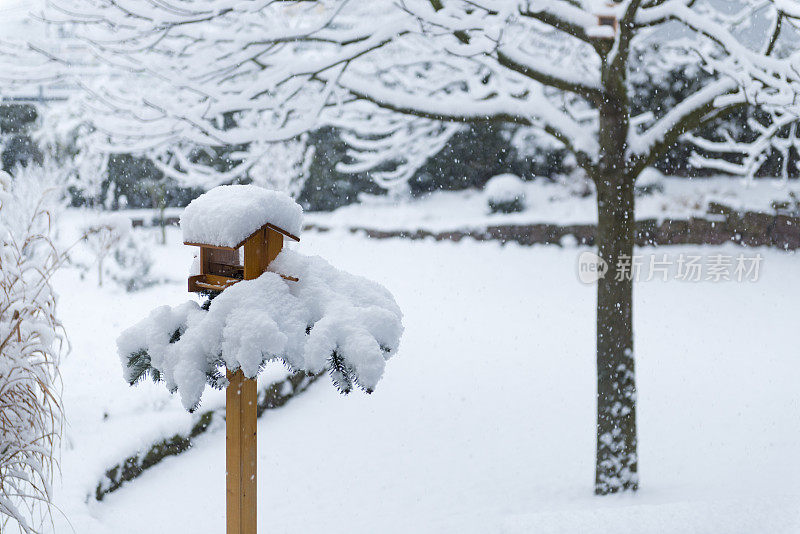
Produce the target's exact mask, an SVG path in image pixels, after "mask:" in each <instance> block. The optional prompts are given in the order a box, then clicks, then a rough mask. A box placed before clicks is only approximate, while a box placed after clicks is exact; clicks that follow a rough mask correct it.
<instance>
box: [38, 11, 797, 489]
mask: <svg viewBox="0 0 800 534" xmlns="http://www.w3.org/2000/svg"><path fill="white" fill-rule="evenodd" d="M55 3H56V6H57V7H56V9H55V10H53V11H52V13H51V18H57V17H62V18H64V19H66V20H70V21H76V20H78V21H80V22H81V23H83V24H84V26H83V27H82V29H81V30H80V31H81V32H82V35H83V37H84V38H85V39H86V40H87V42H88V43H89V44H90V46H91V47H92V50H93V51H94V52H95V53H96V54H97V56H98V57H100V58H102V59H104V60H105V61H106V62H107V63H108V64H111V65H115V66H117V67H119V68H120V71H124V72H132V73H136V74H138V75H141V76H142V78H141V80H140V81H138V82H136V83H127V82H126V83H116V84H107V85H106V86H105V87H103V88H102V89H96V90H95V94H96V96H97V99H96V102H97V104H96V106H97V110H98V111H102V112H103V113H105V116H106V121H105V126H107V127H108V129H109V131H111V130H114V131H115V135H116V136H117V137H118V138H120V139H128V140H129V141H130V142H131V143H134V142H137V141H136V140H139V142H141V140H143V139H147V140H148V142H149V143H151V144H153V143H156V142H162V141H163V142H169V143H172V144H175V143H178V142H190V143H196V144H201V145H222V146H225V145H236V146H239V145H243V144H248V145H249V146H250V147H251V148H252V150H254V151H255V152H253V153H249V154H245V155H243V157H242V162H243V163H242V164H243V165H248V164H249V163H248V162H251V161H254V160H256V159H257V158H259V157H260V154H259V153H258V151H259V150H260V148H259V147H261V146H265V145H264V143H268V142H270V141H278V140H285V139H291V138H295V137H296V136H298V135H300V134H302V133H303V132H306V131H308V130H310V129H312V128H315V127H318V126H320V125H330V126H335V127H339V128H342V129H343V130H344V131H346V132H348V141H349V143H350V145H351V146H352V148H353V151H352V156H353V160H352V162H351V163H350V164H348V165H347V168H348V169H349V170H353V171H360V170H364V169H372V168H377V167H378V166H379V165H384V164H385V163H386V162H391V163H393V164H394V166H393V167H391V168H389V169H387V168H384V167H381V168H380V169H378V170H379V172H377V171H376V172H374V173H373V175H374V176H375V177H376V179H377V180H379V181H380V182H381V184H383V185H391V184H392V183H397V182H403V181H405V180H406V179H407V178H408V177H409V176H410V174H411V173H412V172H413V170H414V169H416V168H417V167H418V166H419V165H420V164H421V163H422V162H424V161H425V160H426V159H427V158H428V157H429V156H430V155H431V154H434V153H436V152H438V151H439V150H440V149H441V147H442V146H443V144H444V143H445V142H446V140H447V139H448V138H449V136H451V135H452V134H453V133H454V132H455V131H457V129H458V128H459V127H460V126H461V125H463V124H465V123H486V122H490V123H502V122H507V123H511V124H514V125H517V126H523V127H527V128H530V130H531V132H533V133H534V134H535V135H538V136H540V137H547V138H550V139H552V140H554V141H555V142H557V143H559V144H561V145H562V146H563V147H565V149H566V150H568V151H569V152H571V153H572V154H573V156H574V158H575V161H576V163H577V165H579V166H580V168H582V169H583V172H584V173H585V174H586V175H588V176H589V177H590V178H591V179H592V180H593V182H594V184H595V187H596V193H597V204H598V211H599V221H598V222H599V224H598V232H597V246H598V248H599V254H600V256H601V258H602V259H603V260H604V261H606V262H607V263H608V264H609V266H610V267H611V271H612V272H613V270H614V268H615V267H616V266H617V265H618V264H619V263H620V262H621V261H623V259H624V258H625V257H626V256H631V255H632V254H633V243H634V183H635V181H636V178H637V177H638V176H639V174H640V173H641V172H642V171H643V170H644V169H646V168H648V167H649V166H651V165H652V164H653V163H654V162H655V161H656V160H657V159H658V158H659V157H660V156H662V155H663V154H664V153H665V152H666V151H667V150H668V149H669V148H670V147H671V146H673V145H674V144H675V143H676V142H677V141H678V140H679V139H682V138H683V139H689V140H691V141H692V142H693V143H694V144H695V145H696V146H697V148H698V151H697V154H696V156H695V157H694V164H695V165H697V166H702V167H705V168H709V169H715V170H717V171H722V172H726V173H732V174H739V175H744V176H752V175H754V174H755V173H756V172H757V171H758V169H759V167H760V166H761V164H762V163H763V161H764V159H763V158H764V154H765V153H766V152H768V151H770V150H773V149H775V150H790V149H791V147H792V146H794V134H795V129H794V126H793V124H794V123H795V121H796V118H797V111H798V104H797V96H798V93H800V75H799V74H798V72H799V71H798V69H797V67H798V63H799V62H800V55H798V42H799V40H798V33H797V29H796V25H797V24H798V22H799V21H800V4H798V3H797V2H795V1H792V0H738V1H730V2H727V1H723V0H619V1H615V2H610V3H606V2H605V1H602V0H375V1H371V2H357V1H354V0H319V1H314V2H311V1H302V0H297V1H288V0H287V1H273V0H254V1H250V2H240V1H238V0H216V1H211V0H161V1H159V2H134V1H120V0H113V1H112V0H70V1H68V2H67V1H63V2H62V1H60V0H55ZM634 58H645V59H647V61H646V62H645V63H644V64H642V63H641V62H634V61H632V60H633V59H634ZM633 65H636V68H637V69H639V71H640V72H642V71H643V72H645V73H647V72H663V71H670V70H674V69H679V68H680V67H681V66H686V65H693V66H696V67H697V68H699V69H700V70H702V71H703V72H704V73H705V74H704V76H703V77H702V79H700V80H699V81H698V84H697V87H695V88H694V89H693V90H692V91H691V92H690V93H689V94H687V95H685V97H684V98H683V101H682V102H680V103H679V104H677V105H675V106H672V107H670V108H669V109H648V110H638V112H637V113H636V114H634V113H633V112H632V109H634V108H633V107H632V104H631V94H632V83H631V75H632V72H631V71H632V69H633ZM748 106H757V107H758V110H759V113H758V114H757V115H754V118H753V120H752V124H751V126H752V131H753V132H755V133H756V135H750V136H741V135H739V136H737V132H725V131H722V132H719V133H715V134H710V135H708V136H706V137H703V136H702V135H699V134H698V132H704V131H707V130H705V129H704V127H705V126H707V125H709V124H712V123H713V122H714V121H717V120H719V119H721V118H724V117H725V116H726V115H728V114H731V113H734V112H736V111H737V110H742V109H743V108H746V107H748ZM178 164H179V165H180V162H178ZM632 293H633V281H632V280H631V279H630V278H629V277H625V276H623V277H616V276H606V277H605V278H603V279H601V280H600V281H599V283H598V302H597V370H598V395H597V399H598V400H597V402H598V406H597V462H596V483H595V491H596V492H597V493H598V494H606V493H611V492H616V491H620V490H629V489H631V490H632V489H636V488H637V486H638V480H639V479H638V474H637V462H638V456H637V448H636V446H637V434H636V383H635V379H634V376H635V375H634V347H633V324H632V304H633V299H632Z"/></svg>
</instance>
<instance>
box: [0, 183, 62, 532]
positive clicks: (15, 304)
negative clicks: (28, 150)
mask: <svg viewBox="0 0 800 534" xmlns="http://www.w3.org/2000/svg"><path fill="white" fill-rule="evenodd" d="M46 185H47V184H46V183H45V180H44V179H36V178H35V177H32V176H30V175H29V173H25V176H24V179H23V177H22V176H18V178H17V179H16V180H14V181H13V182H12V181H11V179H10V177H9V176H8V175H6V174H4V173H2V172H0V531H1V532H3V533H6V532H8V533H10V532H13V528H14V527H17V528H18V530H19V531H20V532H22V533H25V534H34V533H37V532H40V531H41V530H42V528H43V527H44V526H45V525H46V524H48V522H51V518H52V516H51V509H52V508H51V500H52V489H51V482H52V480H53V476H54V472H55V471H56V470H57V468H58V464H57V450H58V440H59V437H60V434H61V430H62V407H61V402H60V398H61V382H60V376H59V373H58V365H59V358H60V355H61V353H62V348H63V345H64V342H65V337H64V333H63V329H62V326H61V323H60V322H59V320H58V317H57V315H56V298H55V295H54V292H53V289H52V286H51V277H52V275H53V273H54V272H55V271H56V270H57V269H58V267H59V266H60V265H61V263H62V260H63V256H62V255H61V254H59V252H58V249H57V247H56V246H55V244H54V243H53V240H52V238H51V236H52V231H53V228H52V218H53V208H54V206H56V205H57V204H56V203H57V200H56V199H54V198H52V197H53V195H54V194H57V192H54V191H53V190H52V189H48V188H46V187H45V186H46ZM54 202H56V203H54Z"/></svg>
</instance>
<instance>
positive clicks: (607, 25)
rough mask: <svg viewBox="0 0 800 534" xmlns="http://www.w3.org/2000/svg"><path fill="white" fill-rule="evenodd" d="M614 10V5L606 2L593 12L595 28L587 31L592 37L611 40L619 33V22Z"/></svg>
mask: <svg viewBox="0 0 800 534" xmlns="http://www.w3.org/2000/svg"><path fill="white" fill-rule="evenodd" d="M614 8H615V6H614V4H613V3H611V2H608V3H606V4H605V6H603V7H602V8H600V9H598V10H597V11H596V12H595V16H596V17H597V26H596V27H595V28H593V29H591V30H590V31H589V33H590V35H591V36H592V37H595V38H598V39H612V40H613V39H614V38H615V36H616V35H617V32H619V20H618V19H617V15H616V11H615V10H614Z"/></svg>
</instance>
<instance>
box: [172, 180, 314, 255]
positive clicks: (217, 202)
mask: <svg viewBox="0 0 800 534" xmlns="http://www.w3.org/2000/svg"><path fill="white" fill-rule="evenodd" d="M264 226H268V227H270V228H271V229H272V230H275V231H276V232H280V233H281V234H283V235H285V236H286V237H289V238H290V239H294V240H295V241H299V240H300V238H299V237H298V236H299V235H300V231H301V230H302V227H303V208H301V207H300V205H299V204H297V202H295V201H294V200H292V198H291V197H289V196H288V195H286V194H285V193H281V192H279V191H272V190H270V189H264V188H263V187H258V186H255V185H221V186H219V187H215V188H214V189H212V190H210V191H208V192H207V193H204V194H202V195H200V196H199V197H197V198H196V199H194V200H193V201H192V202H190V203H189V205H188V206H186V209H185V210H184V211H183V214H182V215H181V230H182V231H183V241H184V243H186V244H191V245H210V246H215V247H225V248H238V247H240V246H242V244H243V243H244V241H245V240H246V239H247V238H248V237H250V236H251V235H253V233H254V232H256V231H258V230H259V229H261V228H263V227H264Z"/></svg>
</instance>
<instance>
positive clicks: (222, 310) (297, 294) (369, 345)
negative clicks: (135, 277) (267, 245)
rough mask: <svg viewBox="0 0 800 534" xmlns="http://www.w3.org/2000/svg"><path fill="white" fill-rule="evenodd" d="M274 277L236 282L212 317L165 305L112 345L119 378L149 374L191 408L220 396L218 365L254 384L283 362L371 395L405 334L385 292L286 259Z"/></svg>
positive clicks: (320, 266)
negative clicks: (208, 396)
mask: <svg viewBox="0 0 800 534" xmlns="http://www.w3.org/2000/svg"><path fill="white" fill-rule="evenodd" d="M270 268H271V269H274V270H275V271H276V272H280V273H287V274H291V275H293V276H297V277H299V278H300V281H299V282H290V281H286V280H284V279H283V278H281V277H280V276H279V275H278V274H276V272H266V273H264V274H263V275H261V276H260V277H259V278H257V279H255V280H245V281H241V282H239V283H237V284H235V285H233V286H231V287H229V288H228V289H226V290H225V291H223V292H222V293H220V294H219V296H217V297H216V298H215V299H213V300H212V301H211V303H210V306H209V307H208V310H204V309H203V308H201V307H200V306H199V305H198V304H197V303H196V302H194V301H190V302H186V303H184V304H181V305H179V306H175V307H171V306H161V307H159V308H156V309H155V310H153V311H152V312H151V313H150V315H149V316H148V317H147V318H145V319H144V320H143V321H141V322H139V323H138V324H136V325H134V326H132V327H130V328H128V329H127V330H125V331H124V332H123V333H122V334H121V335H120V337H119V339H118V340H117V348H118V353H119V357H120V359H121V361H122V366H123V369H124V376H125V379H126V380H127V381H128V382H129V383H130V384H134V383H136V382H137V381H138V380H140V379H142V378H143V377H144V376H145V375H148V374H149V375H150V376H151V377H152V378H153V379H155V380H156V381H161V380H163V381H164V382H165V384H166V386H167V388H168V389H169V390H170V391H172V392H175V391H178V392H179V393H180V396H181V401H182V403H183V405H184V407H185V408H186V409H188V410H193V409H195V408H196V407H197V406H198V404H199V402H200V398H201V396H202V394H203V390H204V389H205V386H206V384H208V385H211V386H212V387H216V388H222V387H225V386H226V385H227V379H226V378H225V377H224V376H223V375H222V373H221V368H222V367H223V366H224V367H226V368H227V369H230V370H236V369H241V370H242V371H243V372H244V374H245V376H247V377H248V378H254V377H255V376H256V375H257V374H258V373H259V371H260V370H261V368H262V367H263V366H264V364H265V363H266V362H268V361H270V360H280V361H282V362H284V363H285V364H286V365H288V366H289V367H290V368H292V369H293V370H304V371H306V372H308V373H318V372H321V371H323V370H324V369H326V368H328V369H329V370H330V374H331V378H332V380H333V382H334V385H336V387H338V388H339V390H340V391H342V392H343V393H347V392H349V391H350V390H351V389H352V387H353V384H355V385H357V386H359V387H361V388H362V389H364V390H365V391H367V392H371V391H372V390H373V389H374V388H375V386H376V385H377V383H378V381H379V380H380V378H381V376H382V375H383V370H384V367H385V365H386V360H387V359H389V357H390V356H392V355H393V354H394V353H395V352H396V351H397V348H398V346H399V343H400V336H401V334H402V332H403V325H402V312H401V311H400V308H399V307H398V306H397V304H396V303H395V300H394V297H392V295H391V294H390V293H389V292H388V291H387V290H386V289H385V288H384V287H383V286H381V285H379V284H376V283H374V282H371V281H369V280H367V279H365V278H362V277H359V276H355V275H351V274H348V273H345V272H343V271H340V270H338V269H336V268H334V267H332V266H331V265H330V264H329V263H328V262H326V261H325V260H323V259H322V258H319V257H316V256H314V257H309V256H304V255H302V254H299V253H297V252H294V251H291V250H283V251H282V252H281V253H280V254H279V255H278V257H277V258H276V259H275V260H274V261H273V262H272V264H271V265H270Z"/></svg>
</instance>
